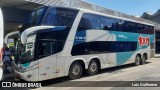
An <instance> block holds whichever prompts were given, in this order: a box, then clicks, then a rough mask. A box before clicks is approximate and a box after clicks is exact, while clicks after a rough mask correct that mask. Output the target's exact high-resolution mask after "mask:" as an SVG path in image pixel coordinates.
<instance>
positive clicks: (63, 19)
mask: <svg viewBox="0 0 160 90" xmlns="http://www.w3.org/2000/svg"><path fill="white" fill-rule="evenodd" d="M77 14H78V11H77V10H72V9H66V8H52V9H50V10H49V12H48V14H47V16H46V18H45V20H44V22H43V24H44V25H53V26H72V24H73V22H74V20H75V18H76V16H77Z"/></svg>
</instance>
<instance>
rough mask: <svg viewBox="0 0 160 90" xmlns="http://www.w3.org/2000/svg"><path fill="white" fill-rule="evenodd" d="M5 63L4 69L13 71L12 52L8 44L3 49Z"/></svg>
mask: <svg viewBox="0 0 160 90" xmlns="http://www.w3.org/2000/svg"><path fill="white" fill-rule="evenodd" d="M3 52H4V53H3V63H4V70H5V71H6V70H7V71H9V72H11V69H12V67H11V53H10V51H9V48H8V47H7V45H4V51H3Z"/></svg>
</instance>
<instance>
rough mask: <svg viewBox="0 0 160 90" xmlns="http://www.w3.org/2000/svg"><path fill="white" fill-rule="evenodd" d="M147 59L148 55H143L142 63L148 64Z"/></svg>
mask: <svg viewBox="0 0 160 90" xmlns="http://www.w3.org/2000/svg"><path fill="white" fill-rule="evenodd" d="M146 60H147V57H146V56H145V55H143V57H142V60H141V65H144V64H146Z"/></svg>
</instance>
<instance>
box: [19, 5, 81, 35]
mask: <svg viewBox="0 0 160 90" xmlns="http://www.w3.org/2000/svg"><path fill="white" fill-rule="evenodd" d="M77 14H78V10H76V9H69V8H62V7H41V8H38V9H35V10H33V11H32V12H31V14H30V16H29V19H28V22H27V23H26V24H24V25H23V27H22V30H21V32H22V31H24V30H25V29H27V28H29V27H33V26H40V25H51V26H67V27H71V26H72V24H73V22H74V20H75V18H76V16H77Z"/></svg>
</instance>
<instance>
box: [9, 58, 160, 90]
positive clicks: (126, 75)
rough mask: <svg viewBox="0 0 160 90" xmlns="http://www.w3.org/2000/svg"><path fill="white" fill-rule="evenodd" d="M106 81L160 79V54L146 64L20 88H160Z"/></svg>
mask: <svg viewBox="0 0 160 90" xmlns="http://www.w3.org/2000/svg"><path fill="white" fill-rule="evenodd" d="M106 81H124V82H125V83H127V82H126V81H147V82H148V81H160V56H156V58H153V59H151V60H148V61H147V64H145V65H140V66H134V65H133V64H130V65H123V66H118V67H114V68H108V69H104V70H101V71H100V72H99V74H97V75H94V76H88V75H86V74H84V75H83V76H82V78H80V79H76V80H69V79H68V78H67V77H63V78H58V79H52V80H46V81H43V82H40V83H42V86H43V87H41V88H23V89H22V88H21V89H20V90H160V87H105V85H106V86H107V85H109V84H110V83H114V82H106ZM124 82H115V83H117V84H118V85H120V84H119V83H124ZM125 83H124V84H125ZM159 83H160V82H159ZM155 84H156V83H155ZM100 86H103V87H100ZM13 89H15V88H12V90H13ZM15 90H17V89H15Z"/></svg>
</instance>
